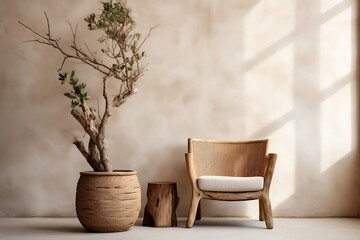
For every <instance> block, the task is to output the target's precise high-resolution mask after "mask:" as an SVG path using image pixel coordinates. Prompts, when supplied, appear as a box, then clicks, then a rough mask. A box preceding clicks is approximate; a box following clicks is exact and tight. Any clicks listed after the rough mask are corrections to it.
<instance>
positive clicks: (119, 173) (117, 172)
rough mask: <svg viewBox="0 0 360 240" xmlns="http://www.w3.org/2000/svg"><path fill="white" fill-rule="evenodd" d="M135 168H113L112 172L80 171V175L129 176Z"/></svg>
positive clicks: (134, 172)
mask: <svg viewBox="0 0 360 240" xmlns="http://www.w3.org/2000/svg"><path fill="white" fill-rule="evenodd" d="M136 174H137V172H136V171H135V170H114V171H113V172H94V171H82V172H80V175H86V176H130V175H136Z"/></svg>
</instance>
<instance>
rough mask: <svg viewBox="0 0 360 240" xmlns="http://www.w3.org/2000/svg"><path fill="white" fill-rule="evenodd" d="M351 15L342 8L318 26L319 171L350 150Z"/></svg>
mask: <svg viewBox="0 0 360 240" xmlns="http://www.w3.org/2000/svg"><path fill="white" fill-rule="evenodd" d="M337 2H338V1H337ZM337 2H336V1H327V2H326V3H327V4H330V3H333V4H336V3H337ZM351 14H352V10H351V8H348V9H346V10H343V11H341V12H339V13H338V14H337V15H335V16H334V17H333V18H331V19H330V20H329V21H327V22H325V23H323V24H322V25H321V29H320V45H319V46H320V73H319V74H320V90H321V91H322V95H321V98H322V99H321V100H322V103H321V124H320V126H321V171H322V172H324V171H325V170H326V169H328V168H329V167H331V166H332V165H333V164H335V163H336V162H337V161H338V160H340V159H341V158H342V157H343V156H345V155H346V154H348V153H349V152H350V151H351V124H352V123H351V119H352V114H351V111H352V107H351V104H352V102H351V101H352V99H351V94H352V93H351V82H350V81H351V80H350V79H351V75H352V73H351V66H352V64H351V61H352V49H351V47H350V44H351V37H352V33H351V30H352V29H351V21H352V19H351V18H352V16H351Z"/></svg>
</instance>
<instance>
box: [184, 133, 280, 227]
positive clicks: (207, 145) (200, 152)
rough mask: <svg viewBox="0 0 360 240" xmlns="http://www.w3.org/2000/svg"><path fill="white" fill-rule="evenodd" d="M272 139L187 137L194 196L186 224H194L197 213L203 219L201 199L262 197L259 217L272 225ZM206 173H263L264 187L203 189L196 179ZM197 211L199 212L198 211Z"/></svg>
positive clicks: (188, 168)
mask: <svg viewBox="0 0 360 240" xmlns="http://www.w3.org/2000/svg"><path fill="white" fill-rule="evenodd" d="M268 143H269V140H267V139H266V140H257V141H245V142H235V141H233V142H230V141H216V140H200V139H191V138H189V139H188V153H186V154H185V160H186V166H187V170H188V174H189V177H190V181H191V185H192V200H191V203H190V208H189V215H188V220H187V223H186V226H187V227H192V226H193V224H194V221H195V217H196V218H197V219H200V218H201V216H200V215H199V213H200V212H199V211H197V210H198V208H199V203H200V201H201V199H211V200H221V201H245V200H255V199H259V219H260V220H261V221H263V220H265V223H266V227H267V228H268V229H272V228H273V220H272V210H271V203H270V198H269V190H270V185H271V180H272V176H273V173H274V169H275V163H276V157H277V155H276V154H274V153H271V154H267V148H268ZM203 175H214V176H234V177H250V176H262V177H264V187H263V189H262V190H260V191H255V192H235V193H234V192H211V191H202V190H201V189H200V188H199V186H198V184H197V179H198V177H199V176H203ZM197 212H198V214H196V213H197Z"/></svg>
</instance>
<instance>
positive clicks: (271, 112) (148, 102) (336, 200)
mask: <svg viewBox="0 0 360 240" xmlns="http://www.w3.org/2000/svg"><path fill="white" fill-rule="evenodd" d="M99 2H100V1H86V0H82V1H80V0H77V1H73V0H71V1H70V0H63V1H54V0H31V1H20V0H4V1H1V2H0V23H1V24H0V53H1V60H0V110H1V115H0V116H1V117H0V126H1V137H0V141H1V143H0V153H1V158H0V193H1V196H0V216H1V217H8V216H73V215H75V210H74V196H75V187H76V182H77V179H78V176H79V171H82V170H89V167H88V166H87V164H86V163H85V160H84V159H83V158H82V157H81V156H80V154H79V153H78V152H77V150H76V149H75V147H74V146H72V144H71V141H72V138H73V136H78V137H79V136H82V134H83V132H82V131H81V130H80V128H79V126H78V125H77V123H76V122H75V120H74V119H72V117H71V116H70V114H69V102H68V100H67V99H65V98H64V97H63V96H62V94H63V92H64V89H62V88H61V86H60V85H59V83H58V81H57V80H56V79H57V73H56V70H57V68H58V67H59V65H60V63H61V60H62V59H61V56H60V55H57V53H56V52H55V51H54V50H53V49H49V48H44V47H43V46H39V45H36V44H24V43H22V41H23V40H28V39H31V38H32V36H31V34H29V32H27V31H25V30H24V28H22V27H21V26H20V25H19V24H18V23H17V21H18V20H22V21H24V22H26V23H28V24H29V25H31V26H36V27H37V28H38V29H39V30H42V31H45V27H46V26H45V21H44V17H43V11H46V12H47V14H48V16H49V18H50V20H51V23H52V26H53V28H52V31H53V34H58V36H62V40H61V41H62V43H63V44H64V45H66V44H69V41H70V40H71V35H70V31H69V28H68V24H67V21H66V20H67V19H68V20H69V21H70V22H72V23H74V24H75V23H78V24H79V29H81V31H80V32H79V35H81V36H83V37H82V39H83V40H84V39H85V40H86V42H87V43H88V44H91V42H93V41H96V38H95V36H94V35H91V34H90V35H89V34H88V33H87V31H86V24H85V23H84V22H83V21H82V19H83V17H84V16H85V15H87V14H88V13H90V12H92V11H95V10H96V9H98V8H99ZM128 2H129V5H130V6H131V7H132V8H133V10H134V16H135V18H136V20H137V22H138V27H139V29H141V30H142V31H146V30H147V29H148V28H150V27H153V26H158V28H156V30H154V32H153V34H152V37H151V39H150V40H149V41H148V42H147V44H146V46H145V48H146V50H147V53H148V56H149V57H148V58H147V60H148V62H149V63H150V65H149V71H148V72H147V73H146V75H145V76H144V77H143V79H142V80H141V82H140V84H139V86H138V89H139V93H138V94H137V95H136V96H134V97H133V98H131V99H130V100H129V101H128V102H127V103H126V104H125V105H124V106H123V107H122V109H119V111H118V112H117V113H115V114H114V115H113V117H112V119H111V120H112V121H111V123H110V126H109V132H108V134H109V145H110V148H111V152H110V155H111V159H112V161H113V165H114V166H115V168H118V169H136V170H137V171H138V173H139V180H140V183H141V186H142V192H143V200H142V201H143V205H144V204H145V202H146V197H145V191H146V188H147V182H150V181H176V182H177V183H178V192H179V195H180V198H181V202H180V205H179V208H178V216H185V215H186V214H187V209H188V205H189V199H190V193H191V190H190V185H189V184H190V183H189V180H188V177H187V174H186V169H185V163H184V157H183V154H184V152H186V150H187V146H186V143H187V142H186V139H187V138H188V137H196V138H212V139H229V140H232V139H257V138H270V139H271V140H272V144H271V147H270V150H271V151H272V152H277V153H278V154H279V158H278V163H277V168H276V171H275V176H274V179H273V186H272V190H271V198H272V203H273V209H274V215H275V216H286V217H288V216H299V217H300V216H359V215H360V204H359V200H358V199H360V180H359V174H358V173H359V170H360V163H359V158H358V155H357V154H356V146H357V144H356V139H357V132H358V131H357V130H356V125H357V117H356V111H355V110H356V102H357V93H356V89H355V82H356V78H355V52H356V49H357V48H356V42H355V23H356V22H355V13H356V7H355V2H356V1H355V0H241V1H239V0H229V1H220V0H195V1H194V0H182V1H176V0H166V1H165V0H151V1H144V0H143V1H140V0H136V1H133V0H128ZM65 67H66V68H67V69H72V68H76V69H77V71H78V72H79V73H80V74H81V77H82V79H86V80H88V85H89V88H90V94H91V96H92V99H93V103H96V98H100V96H101V95H100V94H101V93H99V92H97V91H96V90H97V87H98V86H99V83H100V81H99V79H98V78H99V75H98V74H96V73H94V72H92V71H91V69H89V68H86V67H85V66H83V65H79V64H76V63H68V64H67V65H66V66H65ZM203 213H204V214H205V215H207V216H220V215H221V216H252V217H256V216H257V202H249V203H222V202H204V205H203Z"/></svg>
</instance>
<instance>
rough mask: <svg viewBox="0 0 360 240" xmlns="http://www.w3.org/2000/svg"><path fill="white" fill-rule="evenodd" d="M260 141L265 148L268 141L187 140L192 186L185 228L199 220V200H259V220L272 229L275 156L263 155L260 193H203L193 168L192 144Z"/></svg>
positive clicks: (187, 163)
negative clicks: (271, 195)
mask: <svg viewBox="0 0 360 240" xmlns="http://www.w3.org/2000/svg"><path fill="white" fill-rule="evenodd" d="M261 141H263V142H264V141H266V147H267V143H268V140H267V139H266V140H258V141H246V142H229V141H214V140H201V139H192V138H189V139H188V153H186V154H185V159H186V165H187V170H188V174H189V176H190V181H191V185H192V200H191V204H190V209H189V215H188V219H187V223H186V227H188V228H191V227H192V226H193V224H194V221H195V217H196V219H197V220H199V219H201V211H200V200H201V199H211V200H220V201H244V200H256V199H258V200H259V219H260V221H264V220H265V223H266V227H267V228H268V229H272V228H273V218H272V209H271V203H270V198H269V190H270V185H271V179H272V176H273V173H274V169H275V163H276V158H277V154H275V153H269V154H267V149H266V155H265V167H264V172H263V174H262V177H264V185H263V189H262V190H260V191H253V192H210V191H203V190H201V189H200V188H199V186H198V183H197V179H198V177H199V175H198V172H197V169H196V167H195V162H194V156H193V143H194V142H202V143H213V144H214V143H215V144H217V143H220V144H228V143H230V144H237V143H239V144H247V143H250V144H251V143H259V142H261Z"/></svg>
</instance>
